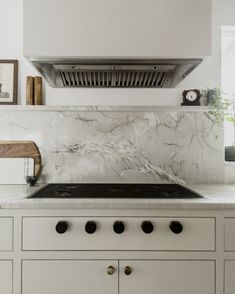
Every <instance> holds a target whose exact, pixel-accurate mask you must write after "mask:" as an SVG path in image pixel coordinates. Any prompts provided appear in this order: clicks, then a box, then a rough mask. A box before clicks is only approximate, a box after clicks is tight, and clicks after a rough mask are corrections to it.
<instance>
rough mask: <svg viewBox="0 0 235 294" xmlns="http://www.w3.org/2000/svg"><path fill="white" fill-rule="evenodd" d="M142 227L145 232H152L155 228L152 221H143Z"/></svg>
mask: <svg viewBox="0 0 235 294" xmlns="http://www.w3.org/2000/svg"><path fill="white" fill-rule="evenodd" d="M141 228H142V231H143V232H144V233H145V234H151V233H152V231H153V229H154V227H153V224H152V223H151V222H150V221H143V222H142V224H141Z"/></svg>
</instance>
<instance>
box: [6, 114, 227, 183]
mask: <svg viewBox="0 0 235 294" xmlns="http://www.w3.org/2000/svg"><path fill="white" fill-rule="evenodd" d="M0 140H33V141H35V142H36V143H37V145H38V146H39V148H40V151H41V153H42V159H43V173H42V178H41V182H147V183H150V182H177V183H183V182H188V183H221V182H223V181H224V162H223V161H224V160H223V130H222V129H219V128H218V127H217V126H215V125H214V124H213V122H212V121H211V120H210V119H209V118H208V116H207V113H204V112H185V111H184V112H170V113H169V112H149V111H148V112H126V111H125V112H124V111H123V112H120V111H118V112H110V111H109V112H105V111H103V112H102V111H97V112H94V111H93V112H89V111H84V112H81V111H72V112H71V111H50V112H47V111H45V112H43V111H40V112H37V111H31V112H30V111H19V112H15V111H12V112H11V111H7V112H1V116H0Z"/></svg>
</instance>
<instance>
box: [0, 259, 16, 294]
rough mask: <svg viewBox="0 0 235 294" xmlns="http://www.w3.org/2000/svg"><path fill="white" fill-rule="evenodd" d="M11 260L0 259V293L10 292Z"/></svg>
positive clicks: (6, 293) (7, 293)
mask: <svg viewBox="0 0 235 294" xmlns="http://www.w3.org/2000/svg"><path fill="white" fill-rule="evenodd" d="M12 283H13V281H12V261H10V260H0V293H4V294H12Z"/></svg>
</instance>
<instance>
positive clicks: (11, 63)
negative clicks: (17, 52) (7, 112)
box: [0, 59, 18, 105]
mask: <svg viewBox="0 0 235 294" xmlns="http://www.w3.org/2000/svg"><path fill="white" fill-rule="evenodd" d="M17 92H18V60H10V59H7V60H1V59H0V105H8V104H13V105H16V104H17Z"/></svg>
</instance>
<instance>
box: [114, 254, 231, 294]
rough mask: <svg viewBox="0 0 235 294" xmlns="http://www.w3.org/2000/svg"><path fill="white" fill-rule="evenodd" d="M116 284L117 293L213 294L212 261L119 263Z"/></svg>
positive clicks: (132, 261)
mask: <svg viewBox="0 0 235 294" xmlns="http://www.w3.org/2000/svg"><path fill="white" fill-rule="evenodd" d="M126 270H127V273H125V271H126ZM119 285H120V286H119V289H120V292H119V293H120V294H143V293H145V294H156V293H157V294H189V293H190V294H214V293H215V262H214V261H183V260H174V261H173V260H167V261H166V260H155V261H152V260H151V261H147V260H142V261H138V260H136V261H134V260H126V261H121V263H120V282H119ZM228 294H230V292H229V293H228ZM231 294H232V293H231Z"/></svg>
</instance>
